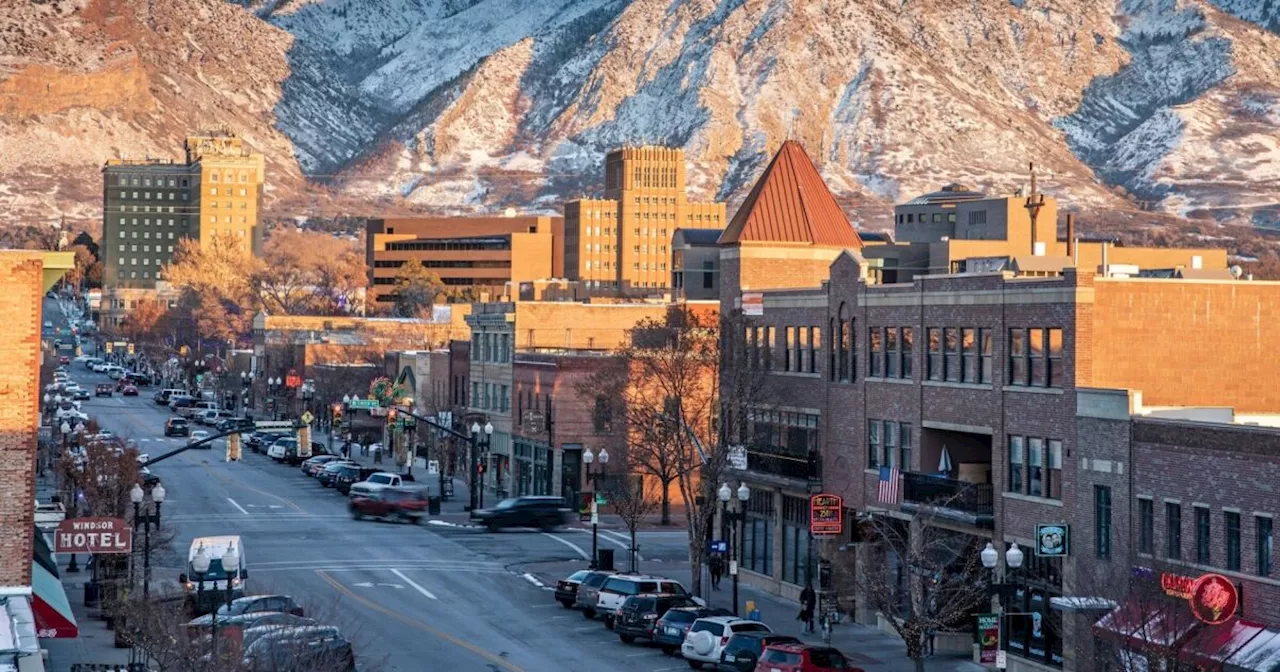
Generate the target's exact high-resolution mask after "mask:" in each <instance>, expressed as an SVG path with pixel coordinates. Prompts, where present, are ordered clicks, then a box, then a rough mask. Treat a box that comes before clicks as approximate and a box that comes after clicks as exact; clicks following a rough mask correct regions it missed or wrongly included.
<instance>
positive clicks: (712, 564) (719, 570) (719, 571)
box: [707, 553, 724, 590]
mask: <svg viewBox="0 0 1280 672" xmlns="http://www.w3.org/2000/svg"><path fill="white" fill-rule="evenodd" d="M707 566H708V568H709V569H710V570H711V590H720V577H722V576H724V557H723V556H721V555H720V554H719V553H712V554H711V560H710V561H709V562H708V563H707Z"/></svg>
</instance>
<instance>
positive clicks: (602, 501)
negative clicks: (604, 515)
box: [596, 492, 609, 506]
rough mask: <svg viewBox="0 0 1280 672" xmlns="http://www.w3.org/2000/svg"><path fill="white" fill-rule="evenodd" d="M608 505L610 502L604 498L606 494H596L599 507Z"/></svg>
mask: <svg viewBox="0 0 1280 672" xmlns="http://www.w3.org/2000/svg"><path fill="white" fill-rule="evenodd" d="M608 503H609V500H607V499H605V498H604V493H603V492H597V493H596V504H598V505H600V506H604V505H605V504H608Z"/></svg>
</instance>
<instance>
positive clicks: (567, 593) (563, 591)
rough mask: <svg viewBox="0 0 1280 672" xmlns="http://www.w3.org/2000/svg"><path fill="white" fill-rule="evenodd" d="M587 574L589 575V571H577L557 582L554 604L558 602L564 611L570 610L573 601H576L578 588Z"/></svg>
mask: <svg viewBox="0 0 1280 672" xmlns="http://www.w3.org/2000/svg"><path fill="white" fill-rule="evenodd" d="M589 574H591V572H590V570H586V569H579V570H578V571H576V572H574V573H572V574H570V575H569V576H566V577H564V578H563V579H560V580H559V581H557V582H556V602H559V603H560V604H561V605H562V606H563V607H564V608H565V609H572V608H573V601H574V600H576V599H578V586H580V585H582V580H583V579H585V578H587V576H588V575H589Z"/></svg>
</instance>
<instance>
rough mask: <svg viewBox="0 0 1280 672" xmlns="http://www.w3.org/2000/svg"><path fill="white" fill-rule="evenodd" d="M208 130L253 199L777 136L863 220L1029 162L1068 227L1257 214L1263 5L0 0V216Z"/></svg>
mask: <svg viewBox="0 0 1280 672" xmlns="http://www.w3.org/2000/svg"><path fill="white" fill-rule="evenodd" d="M41 86H44V87H45V90H44V91H43V92H42V91H41V90H40V89H41ZM42 94H43V95H42ZM204 126H225V127H231V128H233V129H235V130H237V131H239V132H240V133H241V134H242V135H244V136H245V137H246V138H248V139H249V141H250V142H251V143H253V144H254V145H255V146H256V147H258V148H260V149H261V150H262V151H264V153H266V154H267V155H268V157H269V165H270V169H271V174H270V182H271V191H270V193H269V203H268V210H269V212H271V213H273V214H276V215H279V216H293V215H299V216H303V215H308V214H316V213H325V214H336V213H339V212H344V213H345V212H351V213H370V214H373V213H391V212H406V211H410V210H426V209H431V210H438V211H457V212H468V211H474V210H476V209H478V208H484V209H490V208H502V207H506V206H508V205H510V206H516V207H519V208H522V209H537V210H543V211H555V210H557V209H558V204H559V202H560V201H561V200H563V199H564V198H566V197H574V196H577V195H579V194H582V193H588V194H590V193H595V192H597V191H598V190H599V187H600V185H599V183H600V181H601V173H602V169H601V166H602V162H603V155H604V152H605V151H607V150H608V149H610V148H612V147H615V146H618V145H621V144H624V143H650V144H667V145H678V146H683V147H684V148H685V150H686V158H687V160H688V162H689V167H690V170H689V175H690V181H691V185H692V190H693V191H694V192H695V194H696V195H697V196H698V197H700V198H701V197H715V198H721V199H728V200H730V201H735V200H736V199H740V198H741V197H742V196H743V193H744V189H745V188H746V187H749V185H750V184H751V182H752V180H753V179H754V177H755V176H756V174H757V173H758V172H759V171H760V170H761V169H762V168H763V165H764V163H765V161H766V160H767V159H768V157H769V156H770V154H771V153H772V151H774V150H775V149H776V148H777V147H778V145H779V144H780V143H781V142H782V141H783V140H785V139H787V138H788V137H790V138H794V139H797V140H799V141H801V142H803V143H804V145H805V146H806V147H807V148H808V151H809V152H810V154H811V155H812V156H813V158H814V160H815V162H816V163H817V164H818V165H819V167H820V169H821V170H822V171H823V175H824V177H825V178H826V179H827V180H828V182H829V184H831V186H832V187H833V189H834V190H835V191H836V193H837V195H838V196H839V197H840V199H841V202H842V205H843V206H844V207H845V208H846V209H847V210H848V211H849V213H850V215H851V218H852V219H854V220H855V221H858V222H860V223H861V224H862V225H864V226H869V227H873V228H875V227H880V228H883V227H887V226H888V225H889V209H888V206H889V205H890V204H892V203H893V202H896V201H902V200H905V199H907V198H910V197H912V196H914V195H916V194H919V193H923V192H927V191H932V190H934V189H936V188H937V187H938V186H940V185H942V184H945V183H949V182H962V183H965V184H967V185H969V186H971V187H977V188H984V189H987V190H991V191H999V192H1009V191H1012V190H1014V189H1016V188H1018V187H1020V186H1022V184H1023V182H1024V181H1025V179H1026V170H1027V164H1028V163H1029V162H1032V161H1034V162H1035V163H1036V164H1037V166H1038V170H1039V171H1040V173H1041V175H1042V181H1041V184H1042V185H1043V186H1044V188H1045V189H1046V190H1047V191H1050V192H1051V193H1055V194H1057V195H1058V196H1059V197H1060V198H1062V199H1063V201H1065V205H1067V206H1068V207H1074V208H1078V209H1080V210H1081V211H1082V212H1083V213H1084V214H1085V217H1084V218H1083V221H1082V224H1083V226H1084V227H1085V228H1108V227H1110V228H1116V227H1130V228H1133V227H1142V226H1147V225H1149V224H1151V223H1162V222H1173V221H1175V220H1174V219H1173V217H1172V216H1180V217H1187V218H1191V219H1192V220H1193V221H1199V222H1200V223H1201V224H1202V225H1204V226H1208V227H1212V228H1216V226H1214V225H1215V224H1252V225H1257V226H1280V199H1277V197H1276V195H1275V194H1276V192H1277V186H1278V185H1280V143H1278V141H1277V137H1280V134H1277V130H1280V2H1275V1H1274V0H1118V1H1117V0H984V1H982V2H970V3H956V2H954V1H952V0H538V2H528V1H527V0H235V2H232V1H231V0H165V1H164V2H161V1H159V0H148V1H146V2H144V1H143V0H45V2H44V3H43V4H40V3H34V2H33V3H6V5H5V6H4V7H0V140H2V141H3V146H5V147H6V148H10V147H11V148H15V150H16V151H10V152H0V206H3V207H0V212H7V213H8V214H7V215H5V214H0V219H3V218H6V217H7V218H9V219H15V218H22V217H31V216H35V215H37V214H38V215H39V216H42V217H49V216H50V213H62V212H68V213H70V214H71V215H72V216H73V217H75V216H79V217H84V218H93V217H96V215H95V214H94V211H95V208H97V207H98V200H99V198H100V197H99V194H100V188H101V187H100V182H99V180H100V178H98V177H97V171H98V169H99V167H100V165H101V162H102V160H104V159H105V158H107V157H110V156H117V155H127V156H140V155H145V154H152V155H165V156H173V155H176V153H177V148H178V146H179V145H180V142H181V138H182V137H183V136H184V135H185V134H186V133H187V132H188V131H190V130H192V129H195V128H199V127H204Z"/></svg>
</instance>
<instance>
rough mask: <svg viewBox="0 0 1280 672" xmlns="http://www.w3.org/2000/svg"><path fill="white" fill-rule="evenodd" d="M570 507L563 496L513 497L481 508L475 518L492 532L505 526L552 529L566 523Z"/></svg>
mask: <svg viewBox="0 0 1280 672" xmlns="http://www.w3.org/2000/svg"><path fill="white" fill-rule="evenodd" d="M568 514H569V509H567V508H565V505H564V499H563V498H561V497H513V498H511V499H504V500H502V501H501V502H498V505H497V506H495V507H493V508H492V509H480V510H479V511H476V512H475V518H476V519H477V520H478V521H479V522H480V523H481V524H482V525H484V526H485V527H487V528H489V531H490V532H497V531H498V530H499V529H502V528H504V527H537V528H539V529H542V530H551V529H554V528H556V527H558V526H560V525H563V524H564V523H565V520H566V519H567V517H568Z"/></svg>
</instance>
